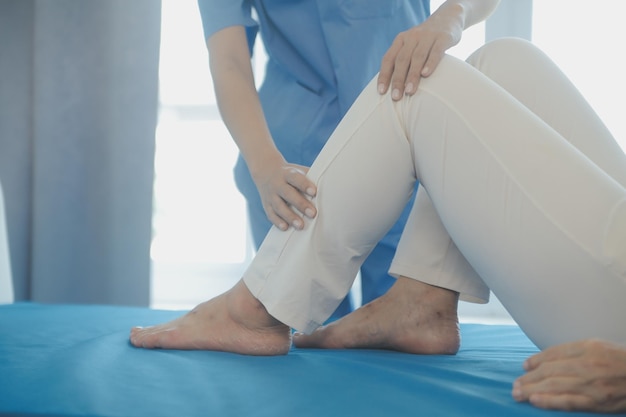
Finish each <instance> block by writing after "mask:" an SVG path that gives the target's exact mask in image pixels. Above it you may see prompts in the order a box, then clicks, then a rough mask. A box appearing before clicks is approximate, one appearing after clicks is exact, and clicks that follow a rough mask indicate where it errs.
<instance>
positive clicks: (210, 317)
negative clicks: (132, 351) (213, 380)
mask: <svg viewBox="0 0 626 417" xmlns="http://www.w3.org/2000/svg"><path fill="white" fill-rule="evenodd" d="M130 342H131V343H132V344H133V345H134V346H136V347H143V348H163V349H196V350H220V351H225V352H234V353H241V354H245V355H284V354H286V353H287V352H288V351H289V348H290V346H291V332H290V329H289V327H288V326H286V325H284V324H282V323H281V322H279V321H278V320H276V319H275V318H273V317H272V316H270V315H269V313H268V312H267V310H266V309H265V307H263V305H262V304H261V302H259V301H258V300H257V299H256V298H254V296H253V295H252V293H251V292H250V291H249V290H248V287H246V285H245V284H244V283H243V281H239V282H238V283H237V284H236V285H235V286H234V287H233V288H232V289H230V290H229V291H227V292H225V293H224V294H222V295H220V296H218V297H216V298H213V299H211V300H209V301H206V302H204V303H202V304H200V305H198V306H197V307H196V308H194V309H193V310H192V311H190V312H189V313H187V314H186V315H184V316H182V317H180V318H178V319H176V320H173V321H170V322H168V323H164V324H160V325H158V326H153V327H146V328H140V327H135V328H133V329H132V330H131V333H130Z"/></svg>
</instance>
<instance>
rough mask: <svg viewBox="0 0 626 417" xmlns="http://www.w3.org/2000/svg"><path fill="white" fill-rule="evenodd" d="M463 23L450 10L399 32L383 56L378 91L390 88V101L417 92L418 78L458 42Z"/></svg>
mask: <svg viewBox="0 0 626 417" xmlns="http://www.w3.org/2000/svg"><path fill="white" fill-rule="evenodd" d="M462 33H463V22H461V21H459V16H458V15H456V14H455V13H454V12H453V11H452V10H442V11H439V10H438V11H437V12H436V13H434V14H433V15H432V16H431V17H430V18H428V19H427V20H426V21H425V22H424V23H422V24H421V25H418V26H415V27H412V28H411V29H409V30H407V31H405V32H401V33H400V34H398V36H396V38H395V40H394V41H393V43H392V45H391V47H390V48H389V50H388V51H387V53H385V55H384V56H383V60H382V63H381V66H380V72H379V74H378V92H379V93H380V94H385V93H386V92H387V91H388V90H389V89H390V88H391V97H392V98H393V100H396V101H397V100H400V99H401V98H402V97H403V96H404V95H413V94H414V93H415V92H416V91H417V86H418V85H419V82H420V79H421V78H422V77H428V76H429V75H430V74H432V73H433V71H434V70H435V68H437V65H439V62H440V61H441V59H442V58H443V56H444V54H445V52H446V51H447V50H448V49H449V48H451V47H453V46H454V45H456V44H457V43H459V41H460V40H461V35H462Z"/></svg>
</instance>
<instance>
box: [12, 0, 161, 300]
mask: <svg viewBox="0 0 626 417" xmlns="http://www.w3.org/2000/svg"><path fill="white" fill-rule="evenodd" d="M160 9H161V4H160V1H155V0H133V1H125V0H107V1H82V0H55V1H46V0H0V181H1V182H2V184H3V188H4V192H5V203H6V215H7V226H8V233H9V247H10V251H11V264H12V273H13V281H14V288H15V298H16V300H17V301H20V300H30V301H36V302H53V303H103V304H123V305H148V304H149V299H150V288H149V285H150V257H149V247H150V239H151V213H152V184H153V161H154V133H155V126H156V119H157V103H158V58H159V56H158V54H159V33H160Z"/></svg>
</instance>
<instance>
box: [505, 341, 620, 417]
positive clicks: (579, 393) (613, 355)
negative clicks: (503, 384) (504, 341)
mask: <svg viewBox="0 0 626 417" xmlns="http://www.w3.org/2000/svg"><path fill="white" fill-rule="evenodd" d="M524 369H525V370H526V371H527V373H526V374H525V375H524V376H522V377H520V378H518V379H517V380H516V381H515V383H514V384H513V397H514V398H515V399H516V400H517V401H528V402H530V403H531V404H533V405H534V406H536V407H540V408H546V409H558V410H566V411H592V412H601V413H615V412H624V411H626V348H624V347H621V346H618V345H615V344H612V343H609V342H605V341H601V340H583V341H580V342H573V343H567V344H563V345H557V346H553V347H551V348H548V349H546V350H544V351H543V352H541V353H538V354H536V355H534V356H532V357H530V358H528V360H527V361H526V362H525V363H524Z"/></svg>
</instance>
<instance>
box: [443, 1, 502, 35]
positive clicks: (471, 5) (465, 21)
mask: <svg viewBox="0 0 626 417" xmlns="http://www.w3.org/2000/svg"><path fill="white" fill-rule="evenodd" d="M499 3H500V0H447V1H445V2H444V3H443V4H442V5H441V6H440V7H439V9H437V11H436V12H435V13H441V14H447V13H453V14H458V17H459V19H460V20H461V22H462V23H461V26H462V28H463V29H467V28H468V27H470V26H473V25H475V24H477V23H480V22H482V21H484V20H486V19H487V18H488V17H489V16H490V15H491V14H492V13H493V12H494V11H495V10H496V8H497V7H498V4H499Z"/></svg>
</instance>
